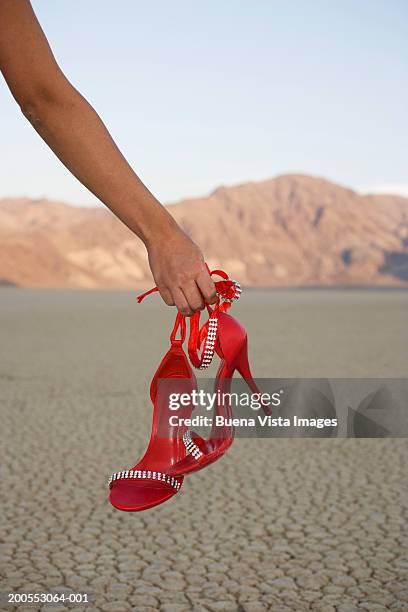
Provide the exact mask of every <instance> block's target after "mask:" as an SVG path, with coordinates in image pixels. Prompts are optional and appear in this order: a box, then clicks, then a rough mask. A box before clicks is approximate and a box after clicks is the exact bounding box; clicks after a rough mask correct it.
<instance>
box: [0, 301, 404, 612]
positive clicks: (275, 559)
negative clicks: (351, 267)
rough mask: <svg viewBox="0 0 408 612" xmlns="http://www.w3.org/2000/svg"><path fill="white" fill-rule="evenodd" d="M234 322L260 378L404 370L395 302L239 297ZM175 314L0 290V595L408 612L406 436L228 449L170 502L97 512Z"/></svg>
mask: <svg viewBox="0 0 408 612" xmlns="http://www.w3.org/2000/svg"><path fill="white" fill-rule="evenodd" d="M235 313H236V315H237V317H238V318H239V319H240V320H241V321H242V322H243V323H244V324H245V326H246V327H247V329H248V333H249V341H250V358H251V362H252V367H253V371H254V374H255V375H256V376H257V377H273V378H277V377H397V378H398V377H406V376H407V364H408V359H407V357H408V342H407V340H408V331H407V330H408V325H407V323H408V292H405V291H398V290H395V291H394V290H393V291H362V290H353V291H340V290H326V291H321V290H307V291H306V290H302V291H301V290H293V291H248V292H246V293H244V296H243V298H242V302H241V303H240V304H238V305H237V307H236V308H235ZM172 316H173V312H172V311H171V309H169V308H167V307H165V306H164V305H162V304H161V302H160V300H159V298H158V296H152V297H151V298H150V299H149V300H146V302H144V303H143V304H142V305H140V306H138V305H137V303H136V301H135V297H134V294H133V293H131V292H127V291H123V292H103V291H95V292H92V291H35V290H18V289H2V290H1V291H0V338H1V342H0V411H1V412H0V415H1V449H2V453H1V454H2V457H1V467H0V478H1V485H2V493H1V521H0V566H1V567H0V569H1V575H2V579H1V589H0V590H1V591H2V592H3V593H7V592H17V591H20V592H26V593H44V592H47V593H51V592H53V593H54V592H55V593H61V592H65V593H88V594H89V597H90V599H91V603H90V604H88V605H87V606H82V607H81V606H77V607H76V609H78V610H79V609H87V610H103V611H105V610H106V611H108V610H112V611H113V610H117V611H122V610H123V611H125V610H140V611H141V612H148V611H149V610H162V611H163V612H176V611H180V612H182V611H184V610H185V611H190V610H197V611H200V610H202V611H207V610H208V611H214V612H215V611H218V610H231V611H237V612H258V611H262V610H273V611H274V612H280V611H282V612H283V611H286V610H288V611H289V610H291V611H295V612H302V611H303V610H316V611H320V612H335V611H339V612H353V611H355V610H408V554H407V550H408V546H407V545H408V531H407V514H408V512H407V511H408V493H407V464H408V444H407V441H406V440H405V439H401V438H400V439H397V438H394V439H392V438H387V439H337V440H330V439H327V440H324V439H320V440H319V439H273V440H272V439H263V440H250V439H237V440H236V441H235V443H234V445H233V447H232V448H231V449H230V451H229V452H228V454H227V455H226V456H225V457H223V458H222V459H221V460H220V461H218V462H217V463H215V464H214V465H212V466H211V467H209V468H208V469H206V470H203V471H202V472H199V473H197V474H193V475H191V476H189V477H188V478H186V481H185V484H184V486H183V488H182V491H181V493H180V495H178V496H177V497H175V498H173V499H172V500H170V501H169V502H168V503H166V504H163V505H162V506H159V507H158V508H156V509H153V510H150V511H147V512H143V513H136V514H126V513H120V512H118V511H116V510H114V509H113V508H112V507H110V505H109V504H108V502H107V487H106V482H107V477H108V476H109V475H110V473H111V472H113V471H115V470H117V469H122V468H124V467H126V466H131V465H133V464H134V463H135V462H136V460H137V458H138V457H140V455H141V454H142V452H143V451H144V450H145V447H146V444H147V440H148V436H149V432H150V425H151V405H150V402H149V400H148V385H149V381H150V378H151V376H152V375H153V373H154V370H155V367H156V366H157V364H158V362H159V359H160V358H161V356H162V354H163V353H164V351H165V350H166V347H167V337H168V333H169V331H170V326H171V320H172ZM2 606H3V607H4V609H12V608H7V607H5V606H4V604H1V605H0V608H2ZM64 607H65V608H68V607H69V606H68V605H65V606H60V607H56V605H55V604H53V606H47V607H43V608H41V609H44V610H53V609H64ZM2 609H3V608H2ZM15 609H18V610H20V611H21V610H33V609H40V608H39V607H35V606H28V605H27V604H24V605H23V604H21V605H19V606H18V608H15Z"/></svg>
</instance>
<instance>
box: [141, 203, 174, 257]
mask: <svg viewBox="0 0 408 612" xmlns="http://www.w3.org/2000/svg"><path fill="white" fill-rule="evenodd" d="M161 209H162V210H161V211H160V213H159V214H157V215H155V216H154V217H153V218H151V219H150V220H149V224H148V226H147V227H146V228H144V230H143V235H142V236H141V239H142V240H143V242H144V244H145V246H146V249H150V248H152V247H154V246H155V245H156V244H163V241H169V240H171V239H172V238H173V237H175V236H177V234H180V233H181V230H180V227H179V226H178V224H177V222H176V221H175V219H174V218H173V217H172V216H171V215H170V214H169V213H168V212H167V211H166V210H165V209H164V208H163V207H161Z"/></svg>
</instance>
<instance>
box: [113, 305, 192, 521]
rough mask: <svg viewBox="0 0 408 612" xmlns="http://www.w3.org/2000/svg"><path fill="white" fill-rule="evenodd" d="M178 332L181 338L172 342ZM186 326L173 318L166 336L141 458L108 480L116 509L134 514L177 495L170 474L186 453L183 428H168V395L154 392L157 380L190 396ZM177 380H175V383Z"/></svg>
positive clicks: (185, 413) (178, 478) (185, 412)
mask: <svg viewBox="0 0 408 612" xmlns="http://www.w3.org/2000/svg"><path fill="white" fill-rule="evenodd" d="M179 329H180V334H181V337H180V339H176V335H177V332H178V330H179ZM185 335H186V323H185V319H184V317H183V316H182V315H181V314H178V315H177V317H176V322H175V324H174V328H173V331H172V333H171V336H170V342H171V347H170V349H169V351H168V352H167V353H166V355H165V356H164V357H163V359H162V362H161V363H160V365H159V367H158V369H157V371H156V374H155V375H154V377H153V380H152V382H151V385H150V397H151V400H152V403H153V405H154V409H153V423H152V433H151V437H150V442H149V446H148V448H147V450H146V452H145V454H144V456H143V458H142V459H141V460H140V461H139V462H138V463H137V464H136V465H135V466H134V467H133V468H132V469H129V470H122V471H120V472H115V473H114V474H112V476H111V477H110V479H109V487H110V493H109V501H110V503H111V504H112V505H113V506H114V507H115V508H117V509H118V510H125V511H128V512H136V511H138V510H147V509H148V508H152V507H153V506H157V505H158V504H161V503H163V502H165V501H167V500H168V499H170V498H171V497H173V495H175V494H176V493H178V491H179V490H180V487H181V485H182V483H183V476H182V475H181V474H178V475H174V474H171V473H170V470H171V467H172V465H174V464H175V463H178V462H180V461H181V460H182V459H183V458H184V457H185V454H186V450H185V444H184V442H183V434H184V433H185V432H186V427H179V426H173V427H172V426H171V425H170V421H169V419H170V416H171V415H172V413H171V412H170V410H169V401H168V394H167V397H166V394H165V393H164V394H163V393H158V383H160V380H159V379H175V380H174V383H172V384H174V385H175V387H176V388H177V392H181V393H191V391H192V390H193V389H195V388H196V387H197V381H196V378H195V376H194V374H193V371H192V369H191V366H190V364H189V362H188V359H187V356H186V354H185V352H184V350H183V342H184V339H185ZM178 379H179V380H178ZM191 409H192V407H191V405H190V406H184V407H182V408H181V412H180V416H182V417H184V418H189V417H190V415H191Z"/></svg>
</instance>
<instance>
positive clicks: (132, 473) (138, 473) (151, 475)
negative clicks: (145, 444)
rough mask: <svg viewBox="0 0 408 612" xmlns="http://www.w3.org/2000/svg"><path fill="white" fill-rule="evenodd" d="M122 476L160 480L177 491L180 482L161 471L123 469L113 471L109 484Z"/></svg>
mask: <svg viewBox="0 0 408 612" xmlns="http://www.w3.org/2000/svg"><path fill="white" fill-rule="evenodd" d="M123 478H141V479H142V480H158V481H160V482H165V483H167V484H169V485H170V486H172V487H173V489H175V490H176V491H178V490H179V489H180V487H181V482H179V481H178V480H177V478H173V477H172V476H167V474H164V473H163V472H153V471H151V470H145V471H142V470H123V471H122V472H115V473H114V474H112V476H111V477H110V478H109V482H108V484H109V486H110V485H111V484H112V482H115V481H117V480H121V479H123Z"/></svg>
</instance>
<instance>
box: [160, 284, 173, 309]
mask: <svg viewBox="0 0 408 612" xmlns="http://www.w3.org/2000/svg"><path fill="white" fill-rule="evenodd" d="M157 288H158V290H159V293H160V295H161V297H162V299H163V302H164V303H165V304H167V306H174V299H173V296H172V295H171V291H170V290H169V289H167V287H164V286H159V285H158V286H157Z"/></svg>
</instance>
